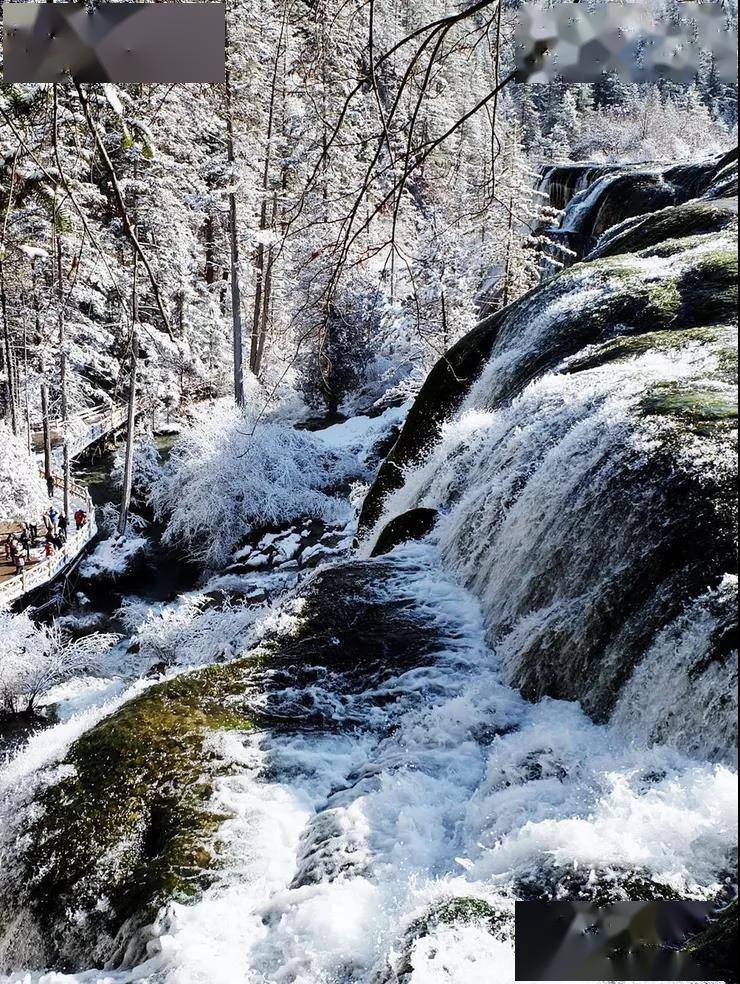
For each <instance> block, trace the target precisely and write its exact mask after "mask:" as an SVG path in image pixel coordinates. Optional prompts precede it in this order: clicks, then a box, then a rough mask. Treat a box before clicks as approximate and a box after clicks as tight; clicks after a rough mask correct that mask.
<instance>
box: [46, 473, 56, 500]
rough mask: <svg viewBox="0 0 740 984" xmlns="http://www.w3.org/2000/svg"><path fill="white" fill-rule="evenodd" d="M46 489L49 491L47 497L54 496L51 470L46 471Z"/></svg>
mask: <svg viewBox="0 0 740 984" xmlns="http://www.w3.org/2000/svg"><path fill="white" fill-rule="evenodd" d="M46 491H47V492H48V493H49V498H50V499H53V498H54V476H53V475H52V474H51V472H47V473H46Z"/></svg>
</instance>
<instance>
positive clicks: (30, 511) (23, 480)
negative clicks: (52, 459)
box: [0, 422, 49, 522]
mask: <svg viewBox="0 0 740 984" xmlns="http://www.w3.org/2000/svg"><path fill="white" fill-rule="evenodd" d="M48 501H49V500H48V498H47V494H46V487H45V485H44V482H43V480H42V478H41V475H40V473H39V468H38V464H37V463H36V458H35V457H34V456H33V455H32V454H29V451H28V448H27V447H26V445H25V444H24V443H23V442H22V441H21V440H20V439H19V438H18V437H16V436H15V435H14V434H13V433H12V431H11V430H10V428H9V427H7V426H6V425H5V424H3V423H1V422H0V522H7V521H12V522H15V521H18V520H22V521H28V520H33V521H36V520H38V519H39V518H40V516H41V514H42V513H43V512H44V509H45V508H48Z"/></svg>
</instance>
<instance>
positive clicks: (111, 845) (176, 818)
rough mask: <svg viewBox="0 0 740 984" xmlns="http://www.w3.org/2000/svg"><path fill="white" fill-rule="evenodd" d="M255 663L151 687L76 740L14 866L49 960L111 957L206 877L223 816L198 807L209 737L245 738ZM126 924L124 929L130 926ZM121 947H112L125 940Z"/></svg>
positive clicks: (204, 795)
mask: <svg viewBox="0 0 740 984" xmlns="http://www.w3.org/2000/svg"><path fill="white" fill-rule="evenodd" d="M254 666H255V660H254V659H251V658H250V659H246V660H241V661H239V662H236V663H232V664H228V665H223V666H213V667H208V668H206V669H203V670H200V671H197V672H194V673H189V674H185V675H182V676H179V677H177V678H175V679H173V680H170V681H167V682H165V683H161V684H157V685H155V686H152V687H151V688H149V689H148V690H146V691H145V692H144V693H142V694H141V695H140V696H138V697H136V698H134V699H133V700H131V701H129V702H128V703H127V704H124V705H123V707H121V708H120V709H119V710H118V711H116V712H115V713H113V714H112V715H110V717H107V718H105V719H104V720H103V721H101V722H100V723H99V724H97V725H96V726H95V727H94V728H92V729H91V730H90V731H88V732H87V733H86V734H84V735H83V736H82V737H81V738H79V739H78V740H77V741H76V742H75V743H74V744H73V745H72V747H71V748H70V750H69V753H68V754H67V756H66V758H65V760H64V762H63V764H62V778H61V779H60V780H59V781H58V782H55V783H54V784H52V785H50V786H49V787H47V789H46V790H45V791H44V792H43V793H42V794H41V796H40V799H39V800H38V802H37V804H36V810H35V819H34V821H33V823H32V824H31V826H30V828H29V830H28V832H27V846H26V848H25V850H24V851H23V853H22V857H21V862H20V875H21V879H20V881H21V884H23V886H24V889H23V891H24V895H25V896H26V898H25V905H26V906H27V908H28V909H29V910H30V912H31V914H32V916H33V920H34V922H35V924H36V925H37V926H38V927H39V930H40V935H41V936H42V938H43V939H44V941H45V945H46V948H47V954H48V959H50V960H51V961H53V962H54V963H55V964H57V965H61V966H74V963H75V960H76V958H78V957H79V956H80V954H81V953H82V952H84V951H87V952H88V953H92V954H93V955H99V956H100V957H105V958H110V957H112V956H115V953H116V944H115V940H116V936H117V934H118V933H119V930H121V928H122V927H124V926H125V927H126V934H125V935H126V940H128V939H129V938H130V937H131V936H132V935H133V934H134V932H135V929H136V928H138V927H140V926H143V925H146V923H147V922H149V921H151V919H152V918H153V917H154V915H155V914H156V912H157V909H158V908H159V907H160V906H161V905H162V903H163V902H164V901H165V900H166V899H169V898H175V899H178V898H179V899H186V898H188V897H190V896H192V895H193V894H194V893H196V892H197V891H198V890H199V889H200V888H202V887H203V885H204V884H205V883H206V881H207V872H208V869H209V867H210V866H211V863H212V854H211V847H210V845H211V841H212V839H213V835H214V834H215V832H216V829H217V827H218V825H219V824H220V823H221V821H222V820H223V819H224V818H223V817H222V816H219V815H217V814H215V813H213V812H212V811H211V810H210V809H209V806H208V803H209V799H210V797H211V793H212V779H213V777H214V775H215V774H216V773H217V772H218V770H219V769H220V768H223V764H222V763H219V762H218V760H217V759H216V757H215V754H214V752H213V751H211V750H210V749H209V746H208V743H207V740H206V739H207V738H208V736H209V735H210V734H212V733H213V732H214V731H218V730H221V729H237V730H240V731H247V730H249V729H250V728H251V727H252V718H251V716H250V714H249V712H248V710H247V709H246V707H245V705H244V699H245V693H246V692H248V687H249V677H250V675H251V673H252V671H253V669H254ZM132 920H133V921H134V923H135V925H134V926H132V925H131V921H132ZM126 940H122V941H121V942H122V944H123V943H124V942H126Z"/></svg>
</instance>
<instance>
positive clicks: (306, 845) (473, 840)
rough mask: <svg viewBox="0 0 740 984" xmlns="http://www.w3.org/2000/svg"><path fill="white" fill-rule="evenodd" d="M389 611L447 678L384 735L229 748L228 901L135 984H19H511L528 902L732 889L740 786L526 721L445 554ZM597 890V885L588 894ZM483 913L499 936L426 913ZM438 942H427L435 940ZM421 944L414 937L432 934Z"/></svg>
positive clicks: (708, 772)
mask: <svg viewBox="0 0 740 984" xmlns="http://www.w3.org/2000/svg"><path fill="white" fill-rule="evenodd" d="M396 561H397V563H398V565H399V567H398V572H399V577H398V580H397V581H396V582H395V583H394V582H393V579H391V583H390V585H389V587H388V591H389V594H390V596H391V597H398V595H399V591H400V590H401V588H402V591H403V597H404V598H406V599H407V600H408V599H413V600H414V601H415V603H416V604H417V605H418V606H419V609H420V610H422V611H426V612H431V613H433V615H434V618H435V620H436V621H437V625H438V629H439V632H440V636H439V638H440V646H439V652H438V653H437V654H436V658H435V660H434V662H433V663H432V664H431V665H429V666H427V667H424V668H417V669H414V670H411V671H409V672H408V673H406V674H402V675H401V676H397V677H395V678H393V679H391V680H389V681H388V682H387V683H386V684H384V689H385V690H386V691H387V693H388V694H389V695H393V696H394V697H395V698H396V699H394V700H389V701H388V702H381V705H382V707H383V712H382V716H383V720H380V719H379V718H377V717H376V718H374V719H373V720H372V722H371V725H370V726H368V727H367V728H363V727H356V728H354V729H353V730H351V731H350V732H347V733H338V734H337V733H333V734H320V733H317V734H305V733H303V734H269V733H267V734H263V735H257V736H253V737H251V738H243V737H239V736H237V735H234V734H231V735H228V736H223V737H215V738H214V741H216V742H217V743H218V751H219V754H221V755H223V756H227V757H228V758H230V759H231V760H232V761H233V762H234V763H235V764H236V766H237V768H236V769H235V771H234V774H232V775H229V776H225V777H224V778H222V779H221V780H219V783H218V786H217V788H216V790H215V793H214V799H215V803H214V805H215V807H216V808H217V809H221V810H224V812H226V813H229V814H231V818H230V819H228V820H227V821H226V822H225V823H224V825H223V827H222V830H221V832H220V839H221V840H222V841H223V849H222V852H221V857H220V861H221V865H220V869H219V874H218V879H217V881H216V883H215V884H214V885H213V886H212V887H211V888H209V889H208V890H207V891H206V892H205V893H204V895H203V896H202V898H201V899H200V900H199V901H197V902H196V903H195V904H194V905H190V906H183V905H178V904H172V905H170V906H169V907H168V909H167V910H166V911H165V912H163V913H162V914H161V915H160V918H159V920H158V923H157V925H156V926H154V927H153V928H152V940H151V943H150V944H149V956H148V959H147V961H146V962H145V963H144V964H143V965H140V966H139V967H137V968H135V969H133V970H129V971H117V972H101V971H89V972H84V973H79V974H76V975H61V974H34V975H29V974H25V975H24V974H20V975H16V976H15V977H10V978H7V980H8V981H13V982H20V981H25V982H29V984H30V982H34V984H61V982H62V981H64V982H73V981H74V982H77V984H90V982H92V981H95V982H104V981H105V982H111V984H128V982H133V981H151V982H165V981H166V982H173V984H174V982H177V984H196V982H197V984H201V982H202V984H205V982H209V984H240V982H245V984H246V982H249V984H257V982H268V981H269V982H296V984H330V982H336V981H345V982H349V981H358V982H359V981H367V982H371V981H373V982H381V981H386V980H395V979H396V977H394V976H393V975H394V974H395V973H397V972H398V971H400V970H401V969H402V968H405V970H406V974H407V976H406V977H405V978H404V979H405V980H407V981H412V982H415V984H429V982H435V981H445V982H451V981H455V982H459V984H463V982H464V984H468V982H470V981H481V982H482V981H484V980H485V981H492V982H497V981H511V980H512V979H513V957H512V945H511V939H510V934H511V925H510V920H509V919H508V918H507V914H510V913H511V911H512V906H513V897H514V894H515V893H517V892H521V891H522V886H526V885H527V884H528V883H530V882H531V881H540V882H543V883H545V884H548V883H549V884H552V886H553V891H554V892H556V893H557V891H558V889H557V885H558V884H561V883H562V882H563V880H564V879H565V878H567V877H569V876H571V877H572V876H574V873H575V875H578V876H579V877H582V878H583V879H584V881H585V882H588V880H589V878H591V879H597V880H598V881H599V882H600V883H603V884H606V885H609V884H610V879H613V880H614V881H613V891H614V893H615V894H616V896H617V897H618V895H619V889H618V884H619V879H620V878H621V877H623V876H624V875H625V873H626V872H630V871H633V870H637V871H639V872H640V873H641V875H642V876H643V877H649V878H651V879H653V880H655V881H657V882H659V883H661V884H663V885H666V886H669V887H670V888H672V889H674V890H675V891H678V892H681V893H682V894H687V895H693V896H697V897H702V896H707V895H711V894H713V893H715V892H716V891H718V890H719V888H720V887H721V885H722V881H723V879H724V877H725V876H726V872H727V871H729V868H730V865H731V860H730V856H729V851H730V848H729V845H731V844H732V843H733V842H734V839H735V832H736V830H735V828H736V813H735V809H734V802H735V800H734V796H735V791H734V777H733V775H732V773H731V772H730V770H728V769H726V768H725V767H723V766H718V765H711V764H702V763H698V762H696V761H691V760H689V759H686V758H685V757H683V756H682V755H681V754H680V753H679V752H677V751H675V750H672V749H669V748H665V747H661V746H655V747H653V748H651V749H649V750H646V749H645V748H643V747H639V746H636V745H633V744H631V743H630V741H629V740H628V739H627V738H625V736H624V735H623V733H622V732H621V731H620V730H619V729H617V728H616V727H613V726H608V727H607V726H597V725H594V724H593V723H592V722H591V721H590V720H589V719H588V718H587V717H586V716H585V715H584V714H583V712H582V711H581V710H580V709H579V708H578V707H577V706H576V705H574V704H571V703H566V702H561V701H551V700H545V701H541V702H539V703H538V704H535V705H533V704H529V703H528V702H526V701H525V700H524V699H523V698H522V697H521V696H520V695H519V694H518V693H517V692H516V691H514V690H513V689H511V688H510V687H508V686H507V685H506V683H505V682H504V679H503V676H502V672H501V667H500V663H499V660H498V658H497V657H496V655H495V653H494V652H493V651H492V650H491V649H490V648H489V647H488V645H487V644H486V641H485V630H484V622H483V618H482V613H481V611H480V609H479V607H478V605H477V603H476V602H475V600H474V599H473V597H472V596H471V595H470V594H469V593H468V592H466V591H465V590H464V589H462V588H460V587H459V586H458V585H457V584H455V583H454V582H453V581H452V580H450V579H449V578H447V577H445V576H444V575H443V574H442V573H441V571H440V567H439V558H438V556H437V554H436V551H435V550H434V549H433V548H431V547H418V546H417V547H408V548H405V549H404V550H403V551H401V552H398V553H397V554H396ZM591 872H593V874H591ZM456 898H465V899H477V900H483V901H485V902H487V903H488V904H489V905H491V906H493V907H494V909H495V911H496V912H498V913H501V914H502V921H501V926H500V929H499V930H498V931H497V932H496V933H494V934H493V935H491V934H490V933H489V932H488V931H487V929H486V926H485V921H484V920H481V919H477V918H473V919H468V920H464V921H463V922H462V923H456V924H454V925H453V924H450V922H449V920H448V921H445V919H443V918H442V919H435V918H433V917H432V918H430V912H431V913H434V912H435V911H438V910H439V907H440V906H444V904H446V903H449V901H450V900H451V899H456ZM425 923H426V925H425ZM424 926H425V928H423V929H422V928H420V927H424Z"/></svg>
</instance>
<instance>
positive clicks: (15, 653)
mask: <svg viewBox="0 0 740 984" xmlns="http://www.w3.org/2000/svg"><path fill="white" fill-rule="evenodd" d="M117 638H118V637H117V636H115V635H112V634H102V633H93V634H91V635H87V636H83V637H82V638H80V639H67V638H65V636H64V634H63V633H62V631H61V629H59V627H58V626H56V625H52V626H47V625H37V624H36V623H35V622H33V621H32V620H31V618H29V616H28V615H26V614H20V615H13V614H11V613H10V612H4V611H0V716H3V715H14V714H31V713H33V711H34V710H35V708H36V705H37V702H38V700H39V698H40V697H41V696H42V695H43V694H44V693H46V692H47V691H48V690H51V688H52V687H55V686H57V685H58V684H60V683H64V682H65V681H66V680H68V679H70V677H72V676H74V675H75V674H79V673H81V672H84V671H86V670H90V669H92V668H93V666H94V661H95V659H96V658H97V657H99V656H100V654H101V653H102V652H104V651H105V650H106V649H108V648H109V647H110V646H111V645H113V644H114V643H115V642H116V640H117Z"/></svg>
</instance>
